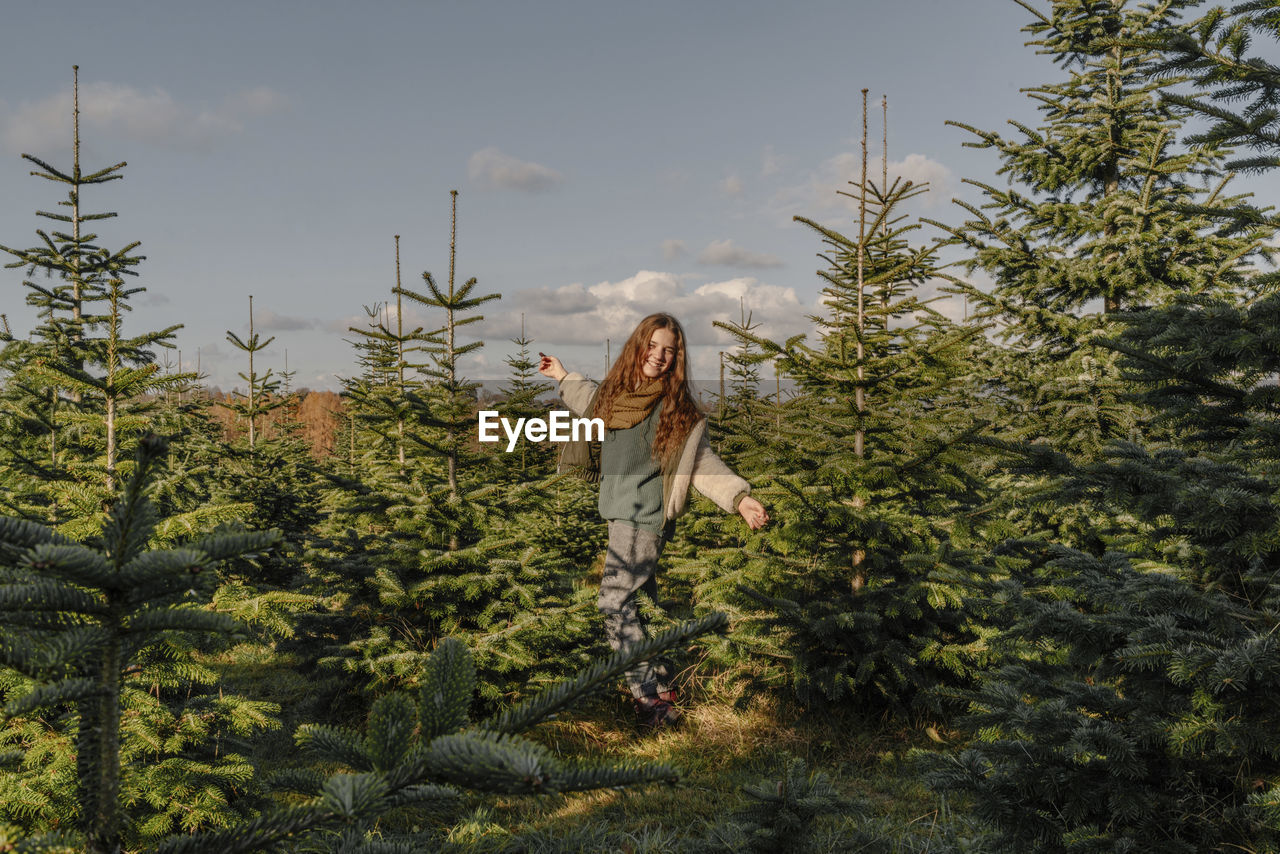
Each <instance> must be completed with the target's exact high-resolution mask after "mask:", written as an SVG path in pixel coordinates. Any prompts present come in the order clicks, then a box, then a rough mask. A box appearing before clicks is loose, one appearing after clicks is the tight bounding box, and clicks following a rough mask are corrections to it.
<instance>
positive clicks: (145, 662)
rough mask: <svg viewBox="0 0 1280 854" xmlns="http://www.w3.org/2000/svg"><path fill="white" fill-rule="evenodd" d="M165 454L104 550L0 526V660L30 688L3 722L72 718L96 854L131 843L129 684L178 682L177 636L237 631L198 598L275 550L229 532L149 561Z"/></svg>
mask: <svg viewBox="0 0 1280 854" xmlns="http://www.w3.org/2000/svg"><path fill="white" fill-rule="evenodd" d="M166 450H167V446H166V444H165V443H164V442H163V441H161V440H158V439H149V440H144V441H143V442H142V443H141V444H140V446H139V456H138V460H137V467H136V471H135V472H134V473H133V475H132V477H131V478H130V480H129V481H128V484H127V485H126V487H125V489H124V491H123V494H122V495H121V498H120V500H119V501H118V502H117V503H116V504H115V505H114V506H113V508H112V510H111V512H110V514H109V516H108V520H107V523H106V525H105V527H104V529H103V532H102V535H101V539H100V540H97V541H93V542H90V543H87V544H79V543H75V542H73V541H71V540H68V539H67V538H65V537H63V536H61V535H59V534H57V533H56V532H54V531H53V530H51V529H49V528H46V527H43V526H40V525H36V524H33V523H30V522H23V521H21V520H17V519H13V518H6V519H3V520H0V554H2V555H3V560H4V570H3V575H4V578H3V582H4V583H3V586H2V590H0V605H2V606H3V613H2V614H0V619H3V621H4V623H5V624H6V629H5V642H4V644H3V646H0V656H3V658H2V661H3V663H4V665H5V666H7V667H10V668H12V669H13V670H15V671H17V672H18V673H21V674H23V675H24V676H25V677H27V679H28V680H31V681H30V683H29V685H27V686H24V687H26V690H24V691H21V692H17V695H16V696H15V695H14V693H11V694H10V696H9V697H8V698H7V699H8V702H7V704H6V706H5V708H4V714H5V717H6V719H8V720H10V721H12V720H13V719H15V718H21V717H24V716H27V715H29V714H31V713H32V712H34V711H36V710H39V709H42V708H50V707H54V708H57V707H70V708H71V709H74V711H75V714H76V716H77V720H78V723H77V725H76V727H75V734H74V736H73V737H72V738H73V742H74V751H75V755H76V775H75V776H76V780H77V789H76V797H75V800H76V806H77V808H78V820H79V827H80V832H81V834H82V835H83V840H84V844H85V847H86V849H87V850H89V851H91V852H115V851H118V850H119V848H120V845H121V842H122V840H123V839H124V834H125V832H126V831H125V827H124V812H123V809H122V805H123V801H122V797H121V786H122V781H123V780H125V779H127V778H126V777H124V776H122V767H121V756H122V735H123V733H124V727H123V726H122V711H123V710H124V708H125V696H126V693H127V683H128V682H129V681H130V676H131V674H134V673H138V672H141V673H144V674H145V673H146V672H147V671H148V670H149V669H154V668H155V667H156V666H159V667H160V668H161V670H171V669H172V668H171V663H168V662H166V659H167V658H168V657H169V656H170V655H172V654H173V652H175V651H176V649H177V648H180V645H179V647H177V648H175V647H174V646H173V645H172V644H171V643H169V641H168V638H169V637H170V636H172V635H176V634H181V633H191V632H196V633H199V632H215V631H228V630H230V629H231V628H232V627H233V623H232V622H231V621H230V620H229V618H227V617H225V616H224V615H221V614H217V613H214V612H212V611H209V610H205V609H203V608H200V607H198V606H197V601H198V600H195V599H193V596H192V594H193V593H194V592H195V591H196V590H198V589H200V588H201V587H205V586H206V585H207V584H209V583H210V582H211V581H213V580H214V579H215V577H216V574H215V573H214V572H213V571H212V570H213V568H214V567H215V566H216V564H217V563H218V562H219V561H221V560H223V559H226V558H228V557H231V556H234V555H240V554H245V553H248V552H251V551H257V550H261V549H263V548H267V547H269V546H270V545H271V544H273V543H274V542H275V540H276V539H277V537H276V535H275V534H271V533H262V534H250V533H231V532H228V533H220V534H213V535H210V536H208V537H205V538H203V539H200V540H198V541H195V542H193V543H191V544H190V545H188V546H186V547H183V548H179V549H175V550H170V551H152V550H147V548H146V546H147V542H148V540H149V539H150V537H151V535H152V533H153V531H154V529H155V525H156V522H157V517H156V514H155V510H154V508H153V506H152V505H151V504H150V502H149V501H148V500H147V498H146V495H145V487H146V483H147V481H148V480H149V479H150V477H151V476H153V474H154V473H155V471H156V470H157V469H158V468H159V467H160V466H161V463H162V460H163V456H164V454H165V452H166ZM206 589H207V588H206ZM144 678H145V677H144ZM153 678H154V677H153ZM232 761H233V762H234V760H232ZM229 770H230V769H228V768H226V767H223V768H222V769H221V771H229ZM205 773H206V774H210V775H212V774H217V773H219V770H218V769H215V768H209V769H207V770H206V771H205ZM233 773H234V772H233Z"/></svg>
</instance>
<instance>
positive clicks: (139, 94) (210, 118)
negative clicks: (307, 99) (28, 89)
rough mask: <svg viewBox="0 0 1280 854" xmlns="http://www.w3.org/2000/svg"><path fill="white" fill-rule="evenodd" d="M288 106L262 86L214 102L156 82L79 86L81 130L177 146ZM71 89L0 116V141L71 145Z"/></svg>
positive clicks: (19, 145)
mask: <svg viewBox="0 0 1280 854" xmlns="http://www.w3.org/2000/svg"><path fill="white" fill-rule="evenodd" d="M285 106H286V102H285V99H284V97H283V96H282V95H280V94H279V93H277V92H275V91H273V90H271V89H268V88H266V87H258V88H256V89H250V90H247V91H244V92H236V93H233V94H231V95H228V96H226V97H225V98H224V99H223V100H222V101H221V103H219V104H217V105H214V106H207V105H205V106H197V105H189V104H185V103H182V102H181V101H179V100H177V99H175V98H174V96H173V95H171V94H170V93H169V92H168V91H166V90H165V89H162V88H160V87H158V86H157V87H155V88H153V89H151V90H150V91H142V90H140V89H136V88H134V87H132V86H126V85H123V84H119V83H109V82H106V81H97V82H93V83H88V84H85V85H83V86H81V87H80V125H81V133H82V134H83V133H84V132H85V131H86V130H90V129H92V130H98V131H103V132H105V133H108V134H118V135H120V136H123V137H124V138H126V139H130V140H134V141H137V142H144V143H148V144H151V145H159V146H165V147H169V148H176V149H192V148H202V147H205V146H207V145H209V144H210V143H213V142H216V141H217V140H219V139H223V138H225V137H228V136H234V135H235V134H238V133H241V132H242V131H243V130H244V128H245V120H246V119H248V118H250V117H254V116H262V115H267V114H270V113H274V112H278V111H280V110H281V109H283V108H284V107H285ZM71 125H72V104H71V93H70V92H62V93H59V94H56V95H51V96H49V97H47V98H44V99H42V100H39V101H28V102H23V103H22V104H20V105H18V106H17V107H16V108H15V109H13V110H7V111H5V113H4V114H3V115H0V142H3V145H4V147H5V148H7V149H9V150H11V151H24V152H29V153H39V152H44V151H48V150H56V151H64V150H66V149H68V148H70V147H71V137H72V127H71Z"/></svg>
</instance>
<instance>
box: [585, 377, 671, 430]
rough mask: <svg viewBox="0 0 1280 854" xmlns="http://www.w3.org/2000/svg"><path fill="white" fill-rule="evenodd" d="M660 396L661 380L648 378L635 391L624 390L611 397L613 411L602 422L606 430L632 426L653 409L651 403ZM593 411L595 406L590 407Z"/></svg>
mask: <svg viewBox="0 0 1280 854" xmlns="http://www.w3.org/2000/svg"><path fill="white" fill-rule="evenodd" d="M660 397H662V380H660V379H657V378H656V377H655V378H654V379H651V380H649V381H648V382H647V383H645V384H644V385H642V386H640V388H638V389H636V390H635V391H624V392H622V393H621V394H619V395H618V396H617V397H615V398H614V399H613V411H612V412H610V413H609V420H608V421H606V422H605V423H604V427H605V429H606V430H626V429H627V428H628V427H634V426H636V425H637V424H639V423H640V422H641V421H643V420H645V418H647V417H649V413H650V412H652V411H653V405H654V404H655V403H657V402H658V398H660ZM591 408H592V410H593V412H592V414H595V413H594V410H595V406H592V407H591Z"/></svg>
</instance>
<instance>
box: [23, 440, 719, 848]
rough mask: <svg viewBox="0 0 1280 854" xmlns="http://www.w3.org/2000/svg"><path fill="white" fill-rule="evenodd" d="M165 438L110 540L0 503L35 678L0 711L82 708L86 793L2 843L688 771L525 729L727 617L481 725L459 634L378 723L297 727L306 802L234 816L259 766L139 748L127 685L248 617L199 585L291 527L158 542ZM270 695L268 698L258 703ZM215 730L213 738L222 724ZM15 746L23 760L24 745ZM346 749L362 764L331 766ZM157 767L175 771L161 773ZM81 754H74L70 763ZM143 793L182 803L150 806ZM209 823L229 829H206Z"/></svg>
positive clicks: (201, 826)
mask: <svg viewBox="0 0 1280 854" xmlns="http://www.w3.org/2000/svg"><path fill="white" fill-rule="evenodd" d="M165 452H166V445H165V443H164V442H163V441H162V440H158V439H154V438H153V439H148V440H144V441H143V442H142V443H141V445H140V449H139V457H138V463H137V467H136V470H135V471H134V473H133V476H132V477H131V479H130V480H129V482H128V484H127V485H126V486H125V488H124V491H123V494H122V496H121V499H120V501H119V502H118V503H117V504H116V505H115V506H114V507H113V508H112V510H111V512H110V514H109V521H108V523H107V525H106V527H105V529H104V531H103V536H102V539H101V541H100V542H93V543H87V544H78V543H74V542H71V541H69V540H67V539H66V538H64V537H61V536H60V535H58V534H57V533H56V532H55V531H53V530H51V529H49V528H46V527H43V526H40V525H36V524H34V523H30V522H26V521H23V520H19V519H13V518H3V519H0V620H2V621H3V622H4V624H5V626H6V630H5V633H4V643H3V644H0V657H2V659H3V661H4V663H5V664H6V665H8V666H10V667H13V668H15V670H17V671H18V672H21V673H24V674H25V675H26V676H27V677H28V679H30V680H31V683H30V685H29V686H27V690H25V691H11V692H10V693H9V696H8V697H7V699H8V703H7V705H6V706H5V708H4V715H5V717H6V719H7V720H8V721H10V722H14V721H22V720H30V719H31V718H32V717H33V713H34V712H36V711H38V710H40V709H50V708H52V709H58V708H62V709H70V710H72V711H73V713H74V714H75V716H76V718H77V720H78V723H77V725H76V726H75V727H74V728H73V730H72V734H71V735H70V740H71V742H72V744H73V746H74V755H75V763H74V765H75V767H74V773H73V774H71V775H70V776H72V778H73V781H74V784H75V791H74V795H71V796H66V795H65V794H64V801H63V802H62V805H61V806H62V808H63V809H64V810H65V812H63V813H62V814H61V818H63V819H66V818H70V817H72V816H75V817H76V818H77V822H76V825H75V826H74V828H72V827H65V826H59V822H57V821H50V822H49V823H48V824H47V825H45V826H43V827H39V826H37V827H35V828H32V829H31V830H30V831H28V832H29V833H32V835H33V838H30V839H28V840H25V841H22V840H20V839H14V838H13V830H14V828H13V827H12V826H9V827H6V828H4V829H3V832H4V834H5V835H6V837H8V838H6V839H5V844H7V845H9V846H12V847H15V850H31V851H35V850H57V849H59V848H71V847H78V848H82V849H83V850H87V851H89V852H95V854H96V852H111V853H112V854H115V852H119V851H120V850H121V849H122V848H123V847H126V846H127V847H129V848H130V849H136V848H138V847H139V846H140V845H144V844H148V843H150V844H155V843H156V842H159V841H160V839H161V838H162V837H168V838H167V839H166V840H164V841H163V843H162V844H161V845H160V846H159V850H161V851H168V852H184V851H209V850H218V851H221V852H233V851H251V850H260V849H261V848H263V847H275V846H278V845H280V844H282V843H284V841H285V840H289V841H292V842H295V843H296V842H297V841H299V840H300V839H305V838H307V837H310V838H311V839H313V840H315V839H316V838H317V837H320V839H323V834H325V833H326V832H330V833H331V832H333V831H337V832H339V833H348V834H349V833H350V832H352V831H353V830H354V831H356V832H359V831H362V830H364V829H367V828H370V827H372V826H373V823H374V822H375V821H379V820H382V819H383V818H384V817H385V816H386V815H387V814H388V813H393V814H394V812H395V811H396V810H400V811H401V812H403V811H404V809H405V808H406V807H413V806H417V805H421V804H423V803H426V802H431V801H437V800H440V799H445V798H451V797H456V792H455V791H452V790H451V789H450V788H449V787H452V786H462V787H467V788H473V789H478V790H481V791H488V792H494V793H506V794H515V793H538V792H567V791H576V790H581V789H591V788H602V787H612V786H619V785H632V784H636V783H643V782H650V781H658V780H668V781H669V780H674V779H675V778H676V774H675V772H674V770H673V769H671V768H669V767H667V766H662V765H657V766H648V767H645V766H636V765H630V764H623V765H615V766H605V765H599V764H594V763H593V764H590V765H586V766H573V765H570V764H567V763H564V762H561V761H559V760H557V759H556V758H554V757H553V756H552V755H551V753H550V752H549V751H547V750H546V749H545V748H543V747H541V746H539V745H537V744H536V743H534V742H532V741H528V740H525V739H522V738H520V737H519V735H518V734H519V733H521V732H523V731H525V730H528V729H529V728H531V727H533V726H535V725H536V724H538V723H539V722H541V721H543V720H545V719H547V718H548V717H550V716H552V715H554V714H555V713H557V712H559V711H561V710H562V709H564V708H566V707H567V706H569V705H570V704H571V703H573V702H575V701H577V700H578V699H580V698H581V697H582V696H584V695H585V694H587V693H588V692H590V691H592V690H595V689H597V688H599V687H600V686H601V685H603V684H606V683H607V682H608V681H610V680H611V679H612V678H614V677H616V676H617V675H618V674H620V673H621V672H623V671H624V670H625V669H626V668H627V667H628V666H631V665H632V664H634V662H635V661H636V660H638V659H639V658H642V657H645V656H648V655H654V654H657V653H659V652H660V651H662V650H663V649H665V648H667V647H669V646H671V645H673V644H675V643H678V642H681V641H683V640H686V639H687V638H690V637H693V636H696V635H698V634H701V633H703V632H706V631H708V630H712V629H715V628H718V627H720V626H722V625H723V623H724V618H723V616H722V615H718V614H713V615H711V616H709V617H706V618H704V619H702V620H700V621H696V622H693V623H689V624H686V625H684V626H681V627H679V628H678V629H676V630H674V631H672V632H669V633H666V634H664V635H663V636H661V637H658V638H654V639H653V640H651V641H649V642H647V643H645V644H643V645H642V647H643V648H640V649H637V650H635V651H633V652H632V653H631V654H629V655H615V656H613V657H612V658H610V659H607V660H605V661H603V662H600V663H598V664H596V665H594V666H593V667H591V668H589V669H587V670H586V671H584V672H582V673H580V674H579V675H578V676H577V677H576V678H575V679H573V680H571V681H569V682H565V683H562V684H560V685H557V686H555V687H554V688H551V689H550V690H548V691H545V692H543V693H542V694H541V695H539V696H537V697H535V698H533V699H531V700H529V701H527V702H525V703H523V704H521V705H519V706H516V707H513V708H511V709H508V710H507V711H505V712H504V713H502V714H501V715H497V716H494V717H493V718H490V719H488V720H484V721H481V722H479V723H477V724H471V723H470V720H469V712H468V709H469V706H470V705H471V699H472V695H473V693H474V691H475V689H476V679H475V668H474V665H473V664H472V661H471V655H470V653H469V652H468V651H467V649H466V647H465V646H464V645H463V644H461V643H459V642H458V641H456V640H451V639H447V640H445V641H443V642H442V643H441V644H440V646H439V648H438V649H437V650H436V652H435V653H434V654H433V655H432V656H431V657H430V658H429V659H428V660H427V662H426V664H425V667H424V670H423V673H422V678H421V681H420V685H419V687H418V689H417V690H416V691H414V692H413V693H412V694H410V695H406V694H389V695H386V696H384V697H382V698H381V699H379V700H378V701H377V702H376V703H375V704H374V707H373V710H372V712H371V714H370V718H369V723H368V726H367V728H366V730H365V731H363V732H358V731H352V730H343V729H340V728H335V727H327V726H312V727H306V728H304V729H302V730H300V732H299V734H298V740H299V742H300V744H301V745H303V746H304V747H308V748H310V749H312V750H313V751H315V752H317V753H318V754H319V756H320V757H321V758H322V759H323V760H325V763H326V766H327V768H328V769H329V773H330V774H331V775H332V776H329V777H328V778H327V779H326V778H325V777H324V776H323V775H314V774H306V773H293V774H291V775H288V778H287V780H286V782H287V783H288V784H289V786H290V787H291V788H293V789H294V790H298V789H301V790H303V791H304V792H308V793H310V794H312V795H313V796H312V798H311V799H310V800H308V801H304V802H303V803H300V804H298V803H295V804H294V805H291V806H282V807H277V808H274V809H266V810H263V811H260V812H259V814H258V815H256V816H253V817H249V816H247V815H246V816H240V817H237V818H233V817H231V816H228V815H227V814H226V806H227V804H226V801H227V800H229V799H230V796H231V794H232V790H233V789H234V788H236V787H238V786H243V785H244V784H245V783H246V782H247V780H248V778H249V777H250V776H251V775H252V767H251V766H250V765H249V764H248V763H247V762H245V760H244V759H243V758H242V757H240V756H237V755H235V754H233V753H219V754H217V755H216V756H215V757H211V758H209V759H207V760H206V761H204V762H199V761H196V760H195V758H194V757H192V756H190V755H189V754H187V755H183V754H184V753H185V751H180V757H179V762H177V763H174V762H170V761H169V760H168V759H164V760H163V761H160V762H158V761H157V760H158V759H159V758H160V757H162V756H164V754H165V753H168V752H170V751H173V750H174V746H173V744H174V742H179V743H182V744H183V746H184V747H185V746H186V742H187V741H190V740H192V737H193V733H188V734H186V735H185V738H180V737H179V736H178V735H175V734H173V733H164V734H162V735H163V736H164V739H163V740H165V741H167V742H169V743H168V744H166V745H165V746H163V747H157V746H156V745H152V746H151V747H150V749H147V750H142V751H138V750H136V749H134V750H131V749H130V747H129V740H130V739H129V732H130V730H131V729H138V728H139V724H138V722H137V721H136V720H131V719H133V718H137V717H138V716H139V715H138V712H137V711H136V710H135V709H131V708H130V707H131V702H130V700H131V698H130V696H129V693H130V692H129V687H130V683H131V682H132V681H134V680H135V679H137V674H139V673H142V674H146V672H147V671H148V670H149V669H153V668H155V667H156V666H157V664H158V663H165V664H168V665H169V666H170V667H172V664H173V663H174V661H175V654H176V653H178V652H179V650H180V649H181V648H182V647H183V646H185V644H184V643H182V642H181V640H180V639H181V638H182V636H184V635H189V634H193V633H194V634H205V633H210V632H227V631H229V630H231V629H233V628H234V627H235V623H234V621H232V620H231V618H230V617H228V616H227V615H225V614H222V613H217V612H215V611H212V610H209V609H207V608H204V607H201V603H200V601H199V590H200V589H201V588H203V589H204V590H206V591H207V589H208V586H209V582H210V581H211V580H212V579H213V578H214V576H215V573H214V571H213V570H214V568H215V566H216V565H217V564H218V563H219V562H220V561H222V560H224V559H226V558H228V557H231V556H236V555H243V554H245V553H248V552H256V551H261V550H263V549H265V548H270V547H272V546H273V545H274V544H275V543H276V542H277V541H278V535H277V534H275V533H274V532H268V533H261V534H253V533H243V532H224V533H216V534H213V535H210V536H206V537H203V538H201V539H198V540H196V541H193V542H191V543H188V544H186V545H184V546H182V547H179V548H176V549H169V550H156V549H148V548H147V544H148V541H149V540H150V538H151V535H152V533H153V532H154V529H155V525H156V522H157V521H158V519H157V516H156V513H155V509H154V506H153V505H151V503H150V502H149V501H148V500H147V498H146V495H145V491H146V486H147V482H148V480H149V479H150V478H151V477H152V476H154V474H155V473H156V471H157V470H158V469H159V468H160V467H161V461H162V457H163V455H164V453H165ZM175 639H179V642H178V643H177V644H175V643H174V640H175ZM160 666H163V664H161V665H160ZM143 678H144V679H145V676H144V677H143ZM262 711H263V710H262V709H261V708H259V709H258V710H257V713H258V716H259V717H261V713H262ZM238 714H239V715H240V717H241V720H240V721H239V725H240V726H241V727H245V726H248V727H249V728H252V726H253V723H252V722H250V721H247V720H244V718H246V717H247V716H251V715H252V714H253V710H252V709H251V708H250V707H249V705H248V704H241V707H240V708H239V709H238ZM187 715H188V716H190V717H191V718H192V721H193V722H196V721H201V722H203V726H204V727H209V726H210V724H211V722H212V721H216V719H217V718H218V714H217V710H216V709H204V710H197V709H195V708H190V709H188V710H187ZM142 716H143V717H145V713H144V714H143V715H142ZM219 723H221V722H219ZM236 723H237V722H236V721H235V720H234V719H233V720H232V721H231V722H230V723H229V724H223V725H228V726H230V727H232V728H234V727H235V726H236ZM261 723H262V722H261V721H259V722H258V725H261ZM196 729H197V731H200V729H201V728H200V727H197V728H196ZM202 734H203V735H204V736H205V737H206V738H207V737H208V735H209V734H210V733H209V732H208V731H204V732H203V733H202ZM5 758H6V759H8V760H10V761H13V760H18V761H26V759H27V757H25V756H23V755H22V753H21V752H18V751H15V752H13V753H11V754H9V755H7V756H6V757H5ZM40 758H45V757H37V759H40ZM334 764H338V765H340V766H345V767H346V768H348V769H350V771H349V772H347V773H338V774H332V767H333V765H334ZM157 766H159V769H160V770H161V772H162V773H156V771H157ZM54 767H55V770H56V769H57V768H58V766H54ZM69 770H70V769H69V768H67V767H66V766H65V765H64V766H63V767H62V771H63V772H64V774H65V773H66V772H67V771H69ZM140 776H141V777H145V778H147V779H145V780H144V781H143V782H144V783H145V785H139V779H138V778H139V777H140ZM193 783H194V784H196V786H195V790H194V791H192V789H191V786H192V784H193ZM184 786H185V787H186V788H184ZM219 788H221V789H222V791H220V792H219V791H218V789H219ZM201 790H203V791H201ZM0 791H4V792H5V793H6V794H12V792H13V780H12V779H7V780H6V781H5V783H4V786H3V787H0ZM219 795H220V796H221V797H219ZM139 802H144V803H148V805H150V806H153V807H154V808H160V809H162V810H165V809H167V810H169V811H173V812H175V813H176V815H174V816H172V817H168V816H161V817H155V816H152V817H148V816H147V810H146V809H140V808H139ZM31 806H32V804H31V803H30V801H28V803H26V804H22V805H14V806H12V807H11V808H14V809H16V810H17V811H18V812H22V811H23V810H27V811H30V809H31ZM219 806H221V807H222V808H223V809H222V813H221V814H219V811H218V809H217V808H218V807H219ZM211 816H212V817H211ZM211 824H212V825H215V826H216V825H222V829H219V830H207V828H208V827H209V825H211ZM50 825H52V826H50ZM193 832H194V833H193ZM15 843H16V845H15Z"/></svg>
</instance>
